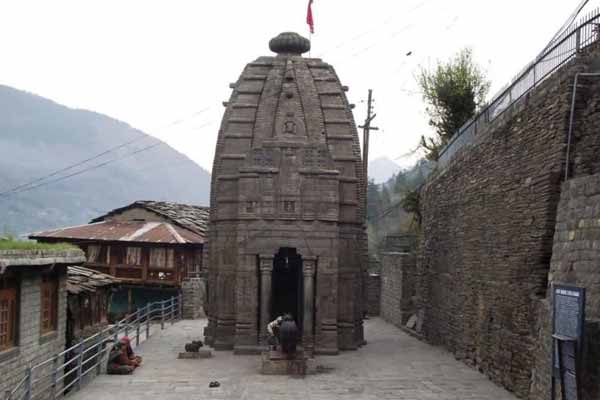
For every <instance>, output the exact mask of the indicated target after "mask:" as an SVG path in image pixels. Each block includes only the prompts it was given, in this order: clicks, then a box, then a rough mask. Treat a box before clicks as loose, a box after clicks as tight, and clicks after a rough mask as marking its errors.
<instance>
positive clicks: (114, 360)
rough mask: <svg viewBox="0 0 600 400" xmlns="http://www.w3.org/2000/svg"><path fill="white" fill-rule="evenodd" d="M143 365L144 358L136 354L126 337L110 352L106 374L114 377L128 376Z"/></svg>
mask: <svg viewBox="0 0 600 400" xmlns="http://www.w3.org/2000/svg"><path fill="white" fill-rule="evenodd" d="M141 364H142V357H140V356H136V355H135V354H134V352H133V349H132V348H131V342H130V340H129V338H128V337H127V336H124V337H122V338H121V339H120V340H119V341H118V342H117V343H115V345H114V347H113V348H112V350H111V351H110V354H109V356H108V366H107V368H106V372H107V373H108V374H112V375H127V374H131V373H132V372H133V370H134V369H136V368H137V367H139V366H140V365H141Z"/></svg>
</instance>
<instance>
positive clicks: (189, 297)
mask: <svg viewBox="0 0 600 400" xmlns="http://www.w3.org/2000/svg"><path fill="white" fill-rule="evenodd" d="M181 292H182V293H181V294H182V301H183V318H184V319H196V318H206V314H205V313H204V303H205V301H206V279H205V278H192V279H189V280H186V281H183V282H182V283H181Z"/></svg>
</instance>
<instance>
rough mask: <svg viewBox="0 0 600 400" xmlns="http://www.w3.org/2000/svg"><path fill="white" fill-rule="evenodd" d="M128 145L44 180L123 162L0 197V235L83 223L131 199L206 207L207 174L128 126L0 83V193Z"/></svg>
mask: <svg viewBox="0 0 600 400" xmlns="http://www.w3.org/2000/svg"><path fill="white" fill-rule="evenodd" d="M136 138H140V140H136V141H135V142H134V143H132V144H130V145H127V146H125V147H123V148H120V149H118V150H116V151H114V152H111V153H109V154H105V155H103V156H102V157H100V158H98V159H95V160H93V161H92V162H91V163H86V164H84V165H82V166H80V167H77V168H73V169H70V170H68V171H65V172H64V173H62V174H59V175H56V176H53V177H52V178H50V179H57V178H59V177H60V176H63V175H67V174H72V173H76V172H78V171H80V170H81V169H83V168H88V167H90V166H93V165H97V164H100V163H104V162H106V161H109V160H112V159H115V158H120V157H124V158H123V159H122V160H119V161H117V162H113V163H110V164H108V165H106V166H103V167H101V168H97V169H94V170H91V171H89V172H86V173H83V174H81V175H78V176H74V177H72V178H70V179H65V180H62V181H60V182H56V183H53V184H49V185H47V186H42V187H39V188H36V189H34V190H30V191H25V192H22V193H17V194H11V195H9V196H2V195H0V234H1V233H2V231H3V230H7V231H10V232H11V233H17V234H22V233H28V232H33V231H37V230H41V229H47V228H53V227H60V226H68V225H76V224H83V223H87V222H89V220H90V219H92V218H94V217H96V216H98V215H100V214H102V213H105V212H106V211H109V210H111V209H113V208H116V207H120V206H123V205H126V204H128V203H130V202H133V201H135V200H165V201H172V202H180V203H188V204H197V205H207V204H208V201H209V191H210V174H209V173H208V172H207V171H206V170H204V169H202V168H201V167H200V166H198V165H197V164H196V163H194V162H193V161H192V160H190V159H189V158H187V157H186V156H184V155H183V154H181V153H179V152H177V151H175V150H174V149H172V148H171V147H169V146H168V145H166V144H164V143H162V144H160V145H158V146H156V147H154V148H152V149H149V150H147V151H142V152H140V153H139V154H132V153H133V152H135V151H136V150H140V149H143V148H145V147H148V146H150V145H153V144H156V143H159V142H160V141H159V140H158V139H155V138H153V137H151V136H148V135H145V134H144V133H143V132H141V131H139V130H136V129H134V128H132V127H130V126H129V125H127V124H125V123H123V122H120V121H117V120H115V119H112V118H110V117H107V116H105V115H101V114H98V113H94V112H90V111H85V110H74V109H70V108H67V107H64V106H62V105H59V104H57V103H54V102H53V101H50V100H48V99H44V98H42V97H39V96H36V95H32V94H29V93H26V92H22V91H19V90H16V89H12V88H10V87H7V86H2V85H0V193H2V192H5V191H7V190H9V189H11V188H13V187H15V186H17V185H20V184H22V183H26V182H30V181H32V180H34V179H36V178H39V177H42V176H44V175H48V174H49V173H51V172H53V171H55V170H58V169H61V168H64V167H66V166H69V165H71V164H74V163H77V162H79V161H81V160H84V159H86V158H89V157H93V156H95V155H97V154H99V153H102V152H103V151H105V150H107V149H109V148H112V147H115V146H117V145H119V144H121V143H124V142H127V141H130V140H133V139H136Z"/></svg>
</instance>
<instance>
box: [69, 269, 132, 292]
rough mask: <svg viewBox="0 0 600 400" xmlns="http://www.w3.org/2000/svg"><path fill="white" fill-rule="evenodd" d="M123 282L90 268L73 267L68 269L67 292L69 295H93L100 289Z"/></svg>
mask: <svg viewBox="0 0 600 400" xmlns="http://www.w3.org/2000/svg"><path fill="white" fill-rule="evenodd" d="M121 282H122V280H121V279H119V278H115V277H114V276H111V275H107V274H103V273H101V272H98V271H94V270H93V269H89V268H84V267H77V266H71V267H69V268H68V269H67V292H69V294H79V293H81V292H88V293H93V292H95V291H96V290H97V289H99V288H102V287H105V286H110V285H114V284H118V283H121Z"/></svg>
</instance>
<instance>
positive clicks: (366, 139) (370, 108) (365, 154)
mask: <svg viewBox="0 0 600 400" xmlns="http://www.w3.org/2000/svg"><path fill="white" fill-rule="evenodd" d="M372 103H373V89H369V97H368V98H367V118H366V119H365V123H364V124H363V125H360V126H359V128H362V130H363V176H364V177H365V215H366V213H367V191H368V188H369V134H370V132H371V131H377V130H379V128H377V127H374V126H371V122H372V121H373V120H374V119H375V117H376V116H377V114H371V112H372V111H373V104H372Z"/></svg>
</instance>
